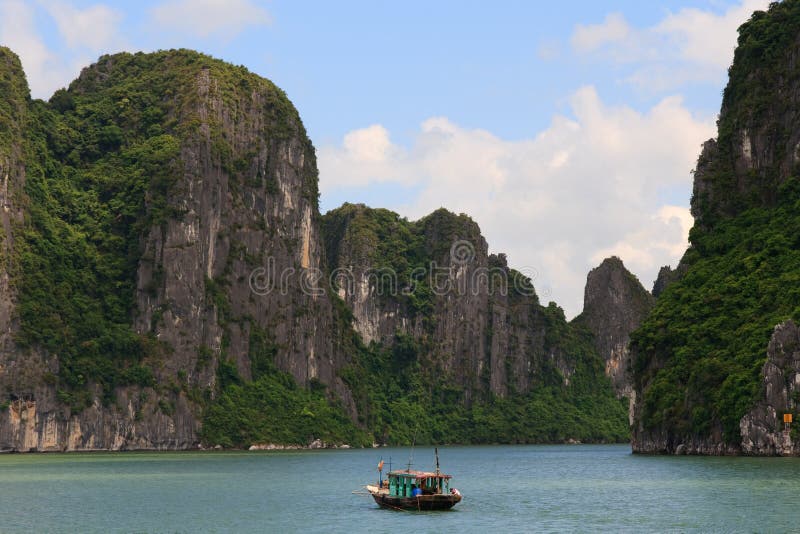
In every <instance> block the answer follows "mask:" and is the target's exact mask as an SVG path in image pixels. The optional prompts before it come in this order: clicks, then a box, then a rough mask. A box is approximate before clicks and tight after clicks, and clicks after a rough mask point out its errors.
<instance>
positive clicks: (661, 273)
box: [652, 263, 686, 298]
mask: <svg viewBox="0 0 800 534" xmlns="http://www.w3.org/2000/svg"><path fill="white" fill-rule="evenodd" d="M685 273H686V266H685V265H684V264H682V263H681V264H678V266H677V267H676V268H675V269H673V268H672V267H670V266H669V265H664V266H663V267H661V269H659V270H658V276H657V277H656V280H655V282H653V291H652V294H653V296H654V297H655V298H658V297H659V296H660V295H661V293H663V292H664V291H665V290H666V289H667V288H668V287H669V286H671V285H672V284H673V283H675V282H677V281H678V280H680V279H681V277H682V276H683V275H684V274H685Z"/></svg>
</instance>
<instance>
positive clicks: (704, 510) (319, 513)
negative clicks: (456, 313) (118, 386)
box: [0, 445, 800, 533]
mask: <svg viewBox="0 0 800 534" xmlns="http://www.w3.org/2000/svg"><path fill="white" fill-rule="evenodd" d="M408 454H409V451H408V449H379V450H335V451H291V452H240V453H208V452H207V453H199V452H189V453H96V454H40V455H4V456H0V532H26V533H27V532H227V531H237V532H276V533H278V532H300V531H302V532H362V531H363V532H367V531H369V532H390V531H391V532H487V531H490V530H493V531H495V532H509V531H516V532H530V531H537V532H547V531H613V532H620V531H630V532H634V531H635V532H642V531H659V532H664V531H676V532H685V531H703V532H709V531H725V532H731V531H735V532H784V531H800V505H798V502H800V459H795V458H699V457H677V458H676V457H642V456H633V455H631V454H630V449H629V447H627V446H590V445H578V446H503V447H500V446H497V447H445V448H443V449H442V450H441V451H440V457H441V461H442V468H443V470H444V471H445V472H449V473H452V474H453V475H455V479H454V483H453V485H454V486H455V487H457V488H458V489H459V490H460V491H461V492H462V493H463V494H464V500H463V501H462V502H461V503H460V504H459V505H457V506H456V508H455V509H454V510H452V511H450V512H430V513H412V512H396V511H390V510H381V509H379V508H377V506H376V505H375V504H374V502H373V501H372V499H370V498H368V497H364V496H361V495H357V494H353V493H352V491H354V490H359V489H360V487H361V485H362V484H364V483H367V482H371V481H372V480H373V479H376V478H377V472H376V471H375V467H376V464H377V463H378V460H379V459H380V458H381V456H382V457H383V459H384V460H386V461H387V464H388V460H389V458H390V457H391V459H392V462H393V466H394V467H395V468H398V467H403V466H404V465H405V463H406V462H407V460H408ZM414 458H415V460H414V462H415V468H419V469H428V468H432V464H433V450H432V449H430V448H417V449H416V450H415V452H414Z"/></svg>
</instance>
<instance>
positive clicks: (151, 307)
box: [0, 56, 355, 451]
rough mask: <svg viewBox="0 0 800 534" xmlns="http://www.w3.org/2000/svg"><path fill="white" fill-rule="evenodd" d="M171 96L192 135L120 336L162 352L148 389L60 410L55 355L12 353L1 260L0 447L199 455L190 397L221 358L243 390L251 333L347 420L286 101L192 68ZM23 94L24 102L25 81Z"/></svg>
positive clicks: (309, 160) (316, 237) (1, 163)
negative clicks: (6, 395)
mask: <svg viewBox="0 0 800 534" xmlns="http://www.w3.org/2000/svg"><path fill="white" fill-rule="evenodd" d="M2 59H3V58H2V57H0V62H2ZM114 68H116V65H115V61H114V58H113V56H110V57H105V58H102V59H101V61H100V62H98V63H97V64H95V65H93V66H91V67H89V68H87V69H85V70H84V72H83V73H82V74H81V78H79V80H78V81H77V82H76V83H75V84H74V86H73V88H71V90H76V91H80V90H82V83H81V80H82V79H84V78H87V77H89V78H92V79H93V80H95V81H96V80H101V83H102V80H105V79H106V78H108V77H109V73H110V71H111V70H113V69H114ZM18 70H19V72H18V76H20V77H21V78H19V79H21V80H22V83H24V75H23V74H22V72H21V69H18ZM93 83H94V82H93ZM180 91H188V94H186V95H184V96H186V98H185V99H184V104H182V105H181V106H178V107H177V108H176V109H175V112H174V113H175V116H174V117H171V119H173V120H175V121H178V122H179V123H180V122H184V123H186V124H190V123H191V124H194V125H195V127H194V128H191V129H188V130H187V131H189V132H190V133H188V134H186V135H184V136H183V137H182V138H181V150H180V158H179V162H178V165H177V166H176V168H177V169H178V171H177V173H178V175H177V176H176V185H175V187H174V189H173V192H172V194H171V197H170V198H169V203H170V205H171V206H172V207H173V208H175V212H176V213H179V214H180V215H179V216H175V217H172V218H169V219H168V220H166V221H165V222H164V223H163V224H158V225H155V226H153V227H151V228H149V229H148V230H146V231H145V233H144V235H142V238H141V249H142V256H141V259H140V261H139V265H138V269H137V273H136V280H137V289H136V295H135V303H136V305H135V309H134V310H133V313H132V325H131V326H132V328H133V329H134V330H135V331H137V332H138V333H141V334H148V333H152V334H154V335H155V338H156V339H157V340H158V342H159V344H160V347H161V349H162V350H161V354H160V356H157V357H155V359H153V361H149V362H147V363H148V364H149V365H150V366H151V367H152V368H153V369H154V370H155V373H156V380H157V382H158V384H159V386H158V387H157V388H140V387H121V388H118V389H117V390H116V402H115V403H114V404H112V405H104V404H103V403H101V402H100V400H98V398H99V396H100V394H99V391H97V392H96V393H95V402H94V404H93V405H92V406H90V407H88V408H86V409H84V410H83V411H81V412H80V413H70V410H69V408H68V407H65V406H64V404H63V403H61V402H59V400H58V397H57V394H56V391H55V387H54V386H53V385H50V383H48V380H47V375H48V373H56V372H57V370H58V361H57V358H55V357H53V356H51V355H47V354H42V353H40V352H38V351H37V350H35V349H31V350H28V351H25V352H23V351H21V350H20V349H18V348H16V347H14V346H13V341H12V340H13V334H14V331H15V328H16V326H15V325H14V319H13V318H14V311H13V306H14V295H13V289H12V288H10V287H9V275H8V272H7V265H6V264H4V265H3V266H0V347H2V353H0V386H2V387H4V388H5V389H6V390H9V388H11V392H12V394H13V397H12V398H14V399H15V400H13V401H12V402H11V404H10V406H9V407H8V409H7V410H4V411H2V412H0V450H19V451H27V450H40V451H41V450H95V449H103V450H109V449H110V450H120V449H186V448H192V447H197V446H198V445H199V437H198V431H199V428H200V416H201V413H200V409H199V406H198V405H197V404H196V403H195V402H194V401H193V400H192V398H190V396H189V395H188V392H192V391H195V392H198V393H199V394H204V395H207V396H213V395H214V392H215V381H216V376H217V374H216V370H217V367H218V365H219V363H220V360H222V359H228V360H230V361H232V362H233V363H234V364H235V365H236V367H237V369H238V371H239V374H240V375H241V376H242V377H244V378H249V377H250V376H251V375H250V357H249V352H250V347H249V344H250V334H251V333H252V332H253V330H254V329H259V331H260V332H264V333H265V334H266V336H267V338H268V340H269V342H270V343H271V344H272V346H274V347H275V364H276V365H277V367H278V368H280V369H282V370H284V371H286V372H289V373H291V375H292V376H293V377H294V378H295V379H296V381H297V382H298V383H300V384H303V385H306V384H308V383H309V381H311V380H318V381H320V382H321V383H323V384H326V385H328V386H329V388H330V390H331V391H332V392H333V393H334V394H335V395H337V396H338V397H339V398H340V399H341V401H342V403H343V405H344V406H345V407H346V409H349V411H350V412H351V413H352V414H354V413H355V408H354V405H353V402H352V399H351V397H350V392H349V390H348V389H347V388H346V386H345V385H344V383H343V382H342V380H341V379H340V378H339V377H338V376H337V374H336V371H337V369H340V368H341V367H343V366H344V365H345V364H346V361H347V357H348V356H347V355H346V354H344V352H343V350H342V349H341V348H340V346H339V343H338V341H337V340H339V339H341V332H339V328H341V327H340V323H339V322H337V321H336V320H335V316H334V310H333V307H332V304H331V301H330V298H329V295H328V294H327V293H325V292H323V291H320V290H319V289H320V286H321V283H320V282H319V280H318V278H319V274H320V273H321V271H320V268H321V267H323V265H322V262H323V259H322V258H323V257H324V254H323V251H322V246H321V243H320V232H319V214H318V209H317V185H316V184H317V168H316V158H315V153H314V148H313V146H312V145H311V142H310V141H309V139H308V137H307V136H306V133H305V130H304V128H303V125H302V123H301V122H300V119H299V117H298V116H297V114H296V111H294V109H293V108H291V110H290V112H289V113H288V115H287V114H286V113H285V112H279V111H276V106H281V105H282V103H281V99H284V98H285V97H284V96H283V95H282V93H281V94H277V93H276V91H279V90H278V89H276V88H275V87H274V86H273V85H272V84H271V83H270V82H268V81H266V80H261V82H259V83H258V84H257V85H256V86H255V87H252V86H251V87H250V89H249V90H247V91H245V90H231V89H230V86H225V80H223V79H219V78H218V77H217V75H216V74H215V70H214V69H209V68H206V67H203V66H202V65H201V64H200V63H198V65H197V68H196V71H195V73H194V77H193V78H192V83H191V86H190V87H189V88H188V89H187V88H184V87H178V88H176V91H175V92H176V93H179V92H180ZM25 92H26V93H25V97H26V99H27V84H25ZM276 94H277V97H276ZM276 98H277V100H278V102H277V103H276ZM289 106H290V104H289ZM19 137H20V138H22V135H20V136H19ZM220 139H222V140H224V145H225V148H224V149H223V150H221V149H220ZM20 150H21V148H20V147H16V146H12V150H11V152H10V153H11V157H8V156H7V155H6V156H5V157H3V156H2V155H0V177H1V178H2V179H3V182H2V186H3V188H2V190H0V201H2V204H3V205H4V206H5V207H6V209H5V210H4V212H3V215H2V223H3V226H2V227H3V235H2V239H0V247H2V250H3V251H7V250H9V246H10V245H9V242H10V240H11V239H13V229H14V224H13V218H14V217H15V216H16V215H15V213H21V212H20V208H19V204H15V199H16V197H14V194H13V192H12V190H13V191H20V190H21V189H20V188H21V183H22V181H23V180H24V172H25V171H24V165H22V164H21V163H20V157H18V156H17V154H18V153H19V152H20ZM7 153H8V151H7V150H6V151H5V152H0V154H7ZM29 156H31V155H29ZM31 157H32V156H31ZM232 161H233V162H234V163H236V164H235V165H232V164H231V162H232ZM14 391H18V393H15V392H14ZM164 406H167V407H168V409H164Z"/></svg>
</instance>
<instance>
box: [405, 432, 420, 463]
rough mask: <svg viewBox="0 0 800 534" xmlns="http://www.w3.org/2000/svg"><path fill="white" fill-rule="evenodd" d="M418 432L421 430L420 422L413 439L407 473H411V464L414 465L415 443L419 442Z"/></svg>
mask: <svg viewBox="0 0 800 534" xmlns="http://www.w3.org/2000/svg"><path fill="white" fill-rule="evenodd" d="M417 432H419V424H417V428H416V430H414V439H413V440H412V441H411V454H409V455H408V467H406V473H410V472H411V466H412V465H414V462H413V460H414V445H416V444H417Z"/></svg>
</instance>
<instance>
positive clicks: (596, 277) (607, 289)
mask: <svg viewBox="0 0 800 534" xmlns="http://www.w3.org/2000/svg"><path fill="white" fill-rule="evenodd" d="M653 304H654V298H653V296H652V295H651V294H650V293H648V292H647V290H646V289H645V288H644V287H643V286H642V284H641V283H640V282H639V280H638V279H637V278H636V277H635V276H634V275H633V274H631V273H630V271H628V270H627V269H626V268H625V265H624V264H623V263H622V260H620V259H619V258H617V257H616V256H613V257H611V258H607V259H605V260H603V263H601V264H600V265H599V266H598V267H595V268H594V269H592V270H591V271H590V272H589V274H588V276H587V277H586V289H585V291H584V297H583V313H582V314H581V315H580V316H579V318H578V320H579V321H582V322H584V323H585V324H586V326H587V327H588V328H589V330H590V331H591V332H592V334H593V335H594V343H595V347H596V348H597V351H598V353H599V354H600V355H601V356H602V357H603V359H604V360H605V362H606V369H605V370H606V375H607V376H609V377H610V378H611V381H612V383H613V385H614V391H615V392H616V394H617V396H620V397H623V396H624V397H631V395H632V393H633V389H632V387H631V382H630V379H629V377H628V367H629V366H630V351H629V349H628V344H629V342H630V334H631V332H633V331H634V330H636V328H638V327H639V325H640V324H641V323H642V321H643V320H644V318H645V317H646V316H647V314H648V313H649V312H650V310H651V309H652V307H653Z"/></svg>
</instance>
